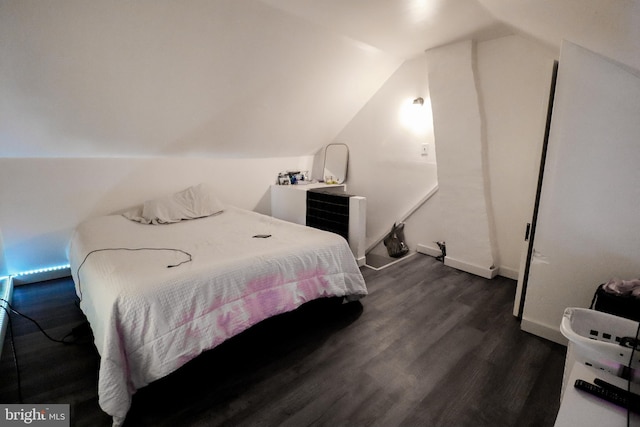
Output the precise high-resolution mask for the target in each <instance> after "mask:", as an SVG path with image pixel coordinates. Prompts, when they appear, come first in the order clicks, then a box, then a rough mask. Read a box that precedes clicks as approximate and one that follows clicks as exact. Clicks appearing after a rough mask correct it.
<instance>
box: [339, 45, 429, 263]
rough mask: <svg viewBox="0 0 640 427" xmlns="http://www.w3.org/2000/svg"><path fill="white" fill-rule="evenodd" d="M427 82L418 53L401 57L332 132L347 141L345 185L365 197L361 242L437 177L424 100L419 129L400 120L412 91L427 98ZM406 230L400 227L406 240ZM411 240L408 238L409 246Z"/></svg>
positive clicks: (371, 239) (379, 232) (384, 228)
mask: <svg viewBox="0 0 640 427" xmlns="http://www.w3.org/2000/svg"><path fill="white" fill-rule="evenodd" d="M427 83H428V82H427V63H426V60H425V58H424V56H423V57H420V58H416V59H413V60H409V61H406V62H404V63H403V64H402V65H401V66H400V68H398V70H397V71H396V72H395V73H394V74H393V75H392V76H391V77H390V78H389V80H388V81H387V82H385V84H384V85H383V86H382V87H381V88H380V90H378V92H377V93H376V94H375V95H374V96H373V97H372V98H371V99H370V100H369V102H367V104H366V105H365V106H364V107H363V108H362V110H360V112H358V114H357V115H356V116H355V117H354V119H353V120H352V121H351V122H350V123H349V124H348V125H347V126H346V127H345V128H344V129H343V130H342V132H340V134H339V135H338V137H337V138H336V142H344V143H346V144H347V145H348V146H349V152H350V154H349V173H348V178H347V185H348V191H349V192H350V193H352V194H357V195H359V196H364V197H366V198H367V233H366V234H367V247H369V246H370V245H372V244H373V243H375V242H376V241H377V240H378V238H379V237H381V236H382V237H383V236H384V234H385V233H388V231H389V229H390V228H391V226H392V225H393V223H394V222H395V221H398V219H399V218H400V217H401V216H403V215H405V214H406V213H407V212H408V211H409V210H410V209H411V208H413V207H414V206H415V204H416V203H417V202H418V201H420V200H421V199H422V198H423V197H424V196H425V195H426V194H427V193H429V191H431V190H432V189H433V188H434V186H436V185H437V183H438V180H437V170H436V169H437V167H436V159H435V150H434V139H433V131H432V123H431V117H430V111H429V108H428V106H426V105H425V107H424V108H423V113H422V114H423V121H420V123H424V125H425V127H424V128H423V129H422V130H421V131H418V132H416V131H417V129H413V130H412V129H411V128H408V127H406V126H404V125H403V120H402V117H403V116H402V113H403V112H404V111H405V109H406V108H407V105H408V104H409V105H410V104H411V103H412V102H413V100H414V99H415V98H416V97H419V96H421V97H423V98H425V100H426V103H425V104H427V103H428V99H429V87H428V84H427ZM422 144H428V145H429V150H430V155H429V156H423V155H421V150H422V148H421V147H422ZM430 226H432V224H421V225H420V227H422V228H429V227H430ZM412 233H413V231H412V230H406V235H407V239H408V241H409V238H410V236H411V234H412ZM415 243H416V242H415V240H411V241H409V244H410V246H412V247H415ZM382 249H383V250H384V248H382Z"/></svg>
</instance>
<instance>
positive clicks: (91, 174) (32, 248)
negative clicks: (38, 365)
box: [0, 156, 312, 274]
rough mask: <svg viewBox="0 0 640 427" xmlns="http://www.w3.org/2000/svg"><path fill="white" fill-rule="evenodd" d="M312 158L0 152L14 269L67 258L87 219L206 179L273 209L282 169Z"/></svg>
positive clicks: (0, 210) (0, 193)
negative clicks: (74, 234) (14, 155)
mask: <svg viewBox="0 0 640 427" xmlns="http://www.w3.org/2000/svg"><path fill="white" fill-rule="evenodd" d="M311 162H312V157H310V156H305V157H290V158H266V159H211V158H200V159H195V158H103V159H100V158H86V159H52V158H46V159H2V158H0V201H1V203H0V224H2V233H3V237H4V248H5V254H6V262H7V268H8V271H9V273H10V274H15V273H18V272H21V271H27V270H32V269H37V268H43V267H53V266H58V265H63V264H66V263H67V259H66V252H65V251H66V246H67V243H68V239H69V237H70V235H71V231H72V230H73V228H74V227H75V226H76V225H77V224H78V223H79V222H81V221H82V220H84V219H86V218H89V217H93V216H96V215H104V214H109V213H113V212H115V211H118V210H121V209H124V208H128V207H131V206H134V205H136V204H139V203H142V202H144V201H145V200H148V199H151V198H155V197H159V196H163V195H168V194H170V193H172V192H174V191H179V190H182V189H184V188H187V187H189V186H191V185H194V184H198V183H200V182H209V183H211V184H212V185H214V186H215V187H216V188H217V189H218V190H219V198H220V200H221V201H223V202H224V203H229V204H232V205H235V206H239V207H242V208H245V209H249V210H255V211H257V212H261V213H265V214H269V213H270V209H271V208H270V196H269V187H270V185H271V184H272V183H275V181H276V177H277V174H278V172H280V171H283V170H291V169H301V170H307V169H310V167H311Z"/></svg>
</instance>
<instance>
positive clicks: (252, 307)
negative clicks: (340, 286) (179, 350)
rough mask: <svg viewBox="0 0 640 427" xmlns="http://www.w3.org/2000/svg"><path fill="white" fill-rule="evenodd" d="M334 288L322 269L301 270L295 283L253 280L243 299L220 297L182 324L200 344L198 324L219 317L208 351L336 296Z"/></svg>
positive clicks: (268, 277)
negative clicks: (259, 325) (311, 303)
mask: <svg viewBox="0 0 640 427" xmlns="http://www.w3.org/2000/svg"><path fill="white" fill-rule="evenodd" d="M330 288H331V287H330V283H329V280H327V279H326V277H325V271H324V270H322V269H320V268H316V269H311V270H305V271H300V272H299V273H298V274H297V275H296V277H295V279H293V280H292V279H288V280H287V279H285V277H283V276H282V275H281V274H272V275H265V276H262V277H258V278H255V279H253V280H251V281H249V282H248V283H247V285H246V287H245V290H244V292H243V296H242V297H241V298H239V299H235V300H232V301H226V302H224V301H222V300H221V299H219V298H216V300H215V301H212V302H211V304H209V305H208V307H207V308H206V309H205V310H204V312H202V313H198V314H197V315H196V314H195V313H185V315H184V316H183V318H182V319H181V321H182V324H183V325H185V326H186V328H185V334H186V335H187V337H186V338H187V340H189V339H193V340H196V341H198V340H200V339H202V338H203V335H204V333H203V331H202V330H201V328H200V327H198V326H196V325H195V323H196V322H198V319H199V318H200V317H203V316H205V317H206V315H209V314H212V313H213V316H215V317H214V318H213V319H210V320H209V322H213V324H214V325H215V327H214V328H213V331H214V332H213V333H211V336H210V337H209V339H210V341H209V345H208V348H214V347H216V346H218V345H219V344H221V343H222V342H224V341H226V340H227V339H228V338H231V337H233V336H235V335H237V334H239V333H240V332H242V331H244V330H246V329H248V328H250V327H251V326H253V325H255V324H257V323H259V322H261V321H263V320H265V319H267V318H269V317H272V316H275V315H277V314H280V313H285V312H288V311H292V310H294V309H296V308H298V307H299V306H300V305H302V304H303V303H305V302H308V301H311V300H314V299H317V298H320V297H325V296H333V292H331V291H330ZM196 356H197V354H193V355H192V354H188V355H183V356H182V357H180V359H179V360H180V361H179V363H180V364H181V365H182V364H184V363H187V362H188V361H190V360H191V359H193V358H194V357H196Z"/></svg>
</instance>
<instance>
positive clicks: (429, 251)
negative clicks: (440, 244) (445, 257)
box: [416, 244, 442, 258]
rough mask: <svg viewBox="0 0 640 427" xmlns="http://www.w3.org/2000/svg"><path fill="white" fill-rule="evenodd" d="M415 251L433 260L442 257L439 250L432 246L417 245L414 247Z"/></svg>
mask: <svg viewBox="0 0 640 427" xmlns="http://www.w3.org/2000/svg"><path fill="white" fill-rule="evenodd" d="M416 251H417V252H418V253H421V254H424V255H429V256H432V257H434V258H435V257H439V256H441V255H442V251H441V250H440V248H434V247H433V246H428V245H421V244H418V245H417V246H416Z"/></svg>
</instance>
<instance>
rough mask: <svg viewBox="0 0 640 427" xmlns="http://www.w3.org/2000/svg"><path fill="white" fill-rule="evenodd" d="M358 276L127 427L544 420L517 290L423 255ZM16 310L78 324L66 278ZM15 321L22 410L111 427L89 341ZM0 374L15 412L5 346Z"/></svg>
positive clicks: (157, 388)
mask: <svg viewBox="0 0 640 427" xmlns="http://www.w3.org/2000/svg"><path fill="white" fill-rule="evenodd" d="M362 271H363V275H364V277H365V280H366V282H367V286H368V288H369V295H368V296H367V297H366V298H365V299H363V300H362V302H361V303H360V302H358V303H353V304H346V305H337V304H335V303H332V302H331V301H320V302H318V303H315V304H308V305H306V306H304V307H302V308H301V309H299V310H296V311H294V312H292V313H287V314H284V315H281V316H277V317H276V318H273V319H269V320H267V321H265V322H262V323H261V324H259V325H257V326H256V327H253V328H250V329H249V330H248V331H246V332H244V333H243V334H241V335H240V336H238V337H234V338H233V339H230V340H228V341H227V342H225V343H223V344H222V345H220V346H219V347H217V348H215V349H214V350H211V351H209V352H206V353H204V354H203V355H201V356H200V357H199V358H197V359H195V360H193V361H192V362H190V363H188V364H187V365H186V366H184V367H183V368H181V369H179V370H178V371H177V372H175V373H173V374H171V375H169V376H168V377H166V378H163V379H161V380H158V381H156V382H154V383H152V384H150V385H149V386H147V387H145V388H143V389H141V390H139V391H138V392H137V393H136V394H135V395H134V398H133V404H132V407H131V410H130V412H129V414H128V417H127V421H126V423H125V427H127V426H129V427H130V426H178V425H179V426H227V425H228V426H275V425H278V426H296V427H297V426H331V427H336V426H385V427H387V426H416V425H421V426H467V425H468V426H541V427H545V426H552V425H553V422H554V420H555V415H556V413H557V410H558V407H559V396H560V385H561V380H562V371H563V367H564V357H565V350H564V348H563V347H561V346H559V345H557V344H554V343H551V342H548V341H545V340H543V339H540V338H538V337H535V336H532V335H529V334H527V333H525V332H522V331H521V330H520V328H519V324H518V322H517V321H516V319H514V318H513V316H512V315H511V309H512V304H513V298H514V294H515V283H514V282H513V281H511V280H508V279H505V278H502V277H497V278H495V279H493V280H487V279H483V278H480V277H477V276H473V275H470V274H467V273H464V272H461V271H458V270H455V269H452V268H449V267H446V266H444V265H443V264H442V263H441V262H438V261H436V260H435V259H434V258H431V257H428V256H424V255H415V256H412V257H410V258H408V259H406V260H402V261H400V262H399V263H397V264H394V265H392V266H390V267H387V268H385V269H383V270H379V271H374V270H371V269H368V268H366V267H363V269H362ZM14 305H15V307H16V308H17V309H18V310H23V311H25V312H26V313H27V314H28V315H30V316H32V317H34V318H36V319H37V320H38V321H39V322H40V323H41V324H42V325H43V327H44V328H45V329H46V330H47V332H48V333H49V334H50V335H52V336H54V337H56V338H60V337H62V336H64V335H65V334H67V333H68V332H70V331H71V330H72V328H74V327H76V326H78V325H80V324H81V323H82V322H83V320H84V316H83V315H82V313H81V311H80V310H79V308H78V307H77V305H76V298H75V291H74V286H73V283H72V282H71V280H70V279H59V280H56V281H51V282H45V283H40V284H32V285H25V286H20V287H18V288H16V290H15V293H14ZM12 319H13V331H14V334H15V345H16V349H17V354H18V361H19V363H20V372H21V378H22V385H21V390H22V394H23V396H24V401H25V402H28V403H43V402H47V403H69V404H70V405H71V413H72V425H74V426H109V425H110V418H109V417H108V416H106V414H104V413H103V412H102V411H101V410H100V408H99V406H98V400H97V370H98V367H99V357H98V354H97V351H96V350H95V347H94V346H93V344H91V336H90V335H84V336H83V335H81V331H80V330H78V334H80V339H81V340H84V342H85V343H84V344H79V345H62V344H57V343H53V342H51V341H48V340H47V339H46V338H44V337H43V336H42V334H41V333H40V332H39V331H38V330H37V328H36V327H35V326H34V325H32V324H30V322H28V321H26V320H24V319H20V318H17V317H15V316H12ZM72 338H76V336H72ZM87 341H88V342H89V343H86V342H87ZM0 378H1V379H2V380H1V382H0V402H3V403H16V402H17V401H18V392H17V375H16V373H15V367H14V364H13V359H12V356H11V343H10V342H9V340H8V338H7V341H6V342H5V344H4V351H3V354H2V359H1V361H0Z"/></svg>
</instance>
